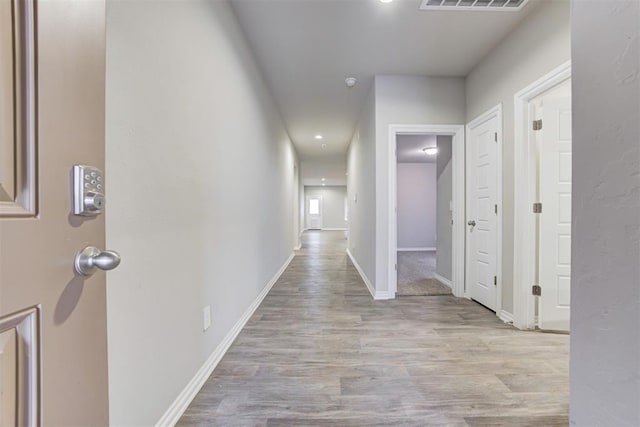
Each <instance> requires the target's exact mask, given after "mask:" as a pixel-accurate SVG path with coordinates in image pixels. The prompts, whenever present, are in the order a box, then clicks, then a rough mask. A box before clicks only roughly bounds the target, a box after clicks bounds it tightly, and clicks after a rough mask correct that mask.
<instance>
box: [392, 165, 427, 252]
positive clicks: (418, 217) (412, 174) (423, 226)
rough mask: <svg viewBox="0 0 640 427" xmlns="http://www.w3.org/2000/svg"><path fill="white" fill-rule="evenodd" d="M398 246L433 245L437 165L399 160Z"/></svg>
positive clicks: (400, 247) (416, 246)
mask: <svg viewBox="0 0 640 427" xmlns="http://www.w3.org/2000/svg"><path fill="white" fill-rule="evenodd" d="M397 171H398V173H397V176H398V179H397V185H398V190H397V196H398V204H397V208H398V216H397V218H398V242H397V243H398V249H411V248H416V249H420V248H435V247H436V164H435V163H398V165H397Z"/></svg>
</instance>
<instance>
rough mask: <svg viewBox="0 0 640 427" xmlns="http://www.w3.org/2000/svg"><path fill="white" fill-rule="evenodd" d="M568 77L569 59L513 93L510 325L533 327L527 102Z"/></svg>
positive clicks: (532, 185) (532, 180)
mask: <svg viewBox="0 0 640 427" xmlns="http://www.w3.org/2000/svg"><path fill="white" fill-rule="evenodd" d="M570 78H571V61H567V62H565V63H564V64H562V65H561V66H559V67H558V68H556V69H554V70H553V71H551V72H550V73H548V74H546V75H545V76H543V77H541V78H540V79H538V80H536V81H535V82H533V83H531V84H530V85H528V86H527V87H525V88H524V89H522V90H521V91H519V92H518V93H516V94H515V95H514V118H515V127H514V131H515V139H514V144H515V153H514V154H515V159H514V171H515V191H514V224H513V226H514V227H513V228H514V230H516V233H515V238H514V247H513V249H514V253H513V256H514V269H513V283H514V286H513V320H514V322H513V324H514V326H516V327H517V328H520V329H533V328H535V325H536V318H535V297H534V296H533V295H531V286H532V285H534V284H535V283H534V281H535V273H536V266H535V265H534V263H535V259H536V258H535V255H536V254H535V239H536V228H535V215H534V214H533V212H532V210H531V204H532V203H533V202H536V201H537V200H535V197H536V181H537V172H536V165H535V149H534V148H535V147H534V145H535V144H533V143H532V141H531V140H530V133H531V131H530V127H529V126H528V123H529V121H530V120H531V118H530V117H529V114H530V109H529V102H530V101H531V100H532V99H534V98H535V97H537V96H538V95H541V94H543V93H544V92H546V91H548V90H549V89H552V88H553V87H555V86H557V85H559V84H561V83H563V82H565V81H566V80H568V79H570Z"/></svg>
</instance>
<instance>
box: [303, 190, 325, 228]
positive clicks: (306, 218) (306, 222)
mask: <svg viewBox="0 0 640 427" xmlns="http://www.w3.org/2000/svg"><path fill="white" fill-rule="evenodd" d="M309 199H319V200H320V228H309ZM323 226H324V201H323V200H322V196H314V195H312V194H310V195H305V196H304V229H305V230H323Z"/></svg>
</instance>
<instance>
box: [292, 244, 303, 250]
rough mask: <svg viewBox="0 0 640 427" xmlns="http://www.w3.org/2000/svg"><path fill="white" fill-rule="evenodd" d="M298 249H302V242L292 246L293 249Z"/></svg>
mask: <svg viewBox="0 0 640 427" xmlns="http://www.w3.org/2000/svg"><path fill="white" fill-rule="evenodd" d="M300 249H302V244H300V245H298V246H294V248H293V250H294V251H299V250H300Z"/></svg>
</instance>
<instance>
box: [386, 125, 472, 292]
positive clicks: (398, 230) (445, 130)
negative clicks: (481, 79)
mask: <svg viewBox="0 0 640 427" xmlns="http://www.w3.org/2000/svg"><path fill="white" fill-rule="evenodd" d="M389 141H390V144H389V147H390V153H389V171H390V173H389V194H390V204H389V205H390V206H389V209H390V211H389V221H390V223H389V290H390V295H391V296H392V297H395V296H396V295H442V294H450V293H452V294H454V295H456V296H464V228H463V227H462V223H463V220H464V204H465V201H464V127H463V126H456V125H451V126H439V125H436V126H434V125H391V126H390V127H389ZM438 158H440V163H441V164H440V165H438ZM439 187H440V188H439ZM439 199H440V200H439ZM438 201H439V203H438ZM438 206H439V207H438ZM399 285H400V288H399Z"/></svg>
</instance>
